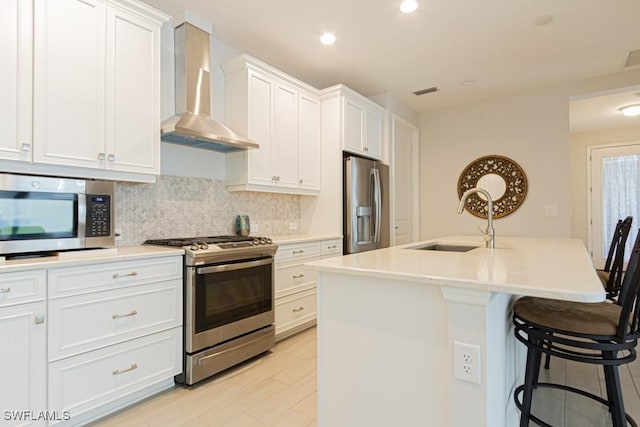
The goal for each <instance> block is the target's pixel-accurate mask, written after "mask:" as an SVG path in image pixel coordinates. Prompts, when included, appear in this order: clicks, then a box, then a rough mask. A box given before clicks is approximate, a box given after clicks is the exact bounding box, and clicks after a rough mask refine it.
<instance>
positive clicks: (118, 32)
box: [106, 7, 160, 174]
mask: <svg viewBox="0 0 640 427" xmlns="http://www.w3.org/2000/svg"><path fill="white" fill-rule="evenodd" d="M106 34H107V40H106V53H107V57H106V58H107V59H106V155H107V163H106V167H107V169H113V170H118V171H125V172H139V173H156V174H159V173H160V111H159V108H158V107H159V105H160V101H159V89H160V80H159V70H160V54H159V46H160V28H159V27H158V26H157V25H156V24H154V23H151V22H148V21H146V20H144V19H141V18H138V17H135V16H131V15H130V14H127V13H126V12H123V11H121V10H119V9H117V8H111V7H110V8H108V9H107V33H106Z"/></svg>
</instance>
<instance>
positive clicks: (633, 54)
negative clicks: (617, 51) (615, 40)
mask: <svg viewBox="0 0 640 427" xmlns="http://www.w3.org/2000/svg"><path fill="white" fill-rule="evenodd" d="M636 65H640V49H636V50H632V51H630V52H629V54H628V55H627V62H625V63H624V68H627V67H635V66H636Z"/></svg>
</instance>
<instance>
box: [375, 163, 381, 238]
mask: <svg viewBox="0 0 640 427" xmlns="http://www.w3.org/2000/svg"><path fill="white" fill-rule="evenodd" d="M374 171H375V183H376V188H375V204H376V223H375V240H374V241H375V242H379V241H380V226H381V221H382V218H381V217H382V190H381V188H380V171H379V170H378V169H374Z"/></svg>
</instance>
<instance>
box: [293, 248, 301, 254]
mask: <svg viewBox="0 0 640 427" xmlns="http://www.w3.org/2000/svg"><path fill="white" fill-rule="evenodd" d="M292 253H293V254H294V255H297V254H301V253H304V251H303V250H302V249H300V250H299V251H293V252H292Z"/></svg>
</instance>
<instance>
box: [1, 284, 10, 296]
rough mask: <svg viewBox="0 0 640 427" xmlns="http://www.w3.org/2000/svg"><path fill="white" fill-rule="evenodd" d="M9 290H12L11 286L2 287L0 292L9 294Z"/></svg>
mask: <svg viewBox="0 0 640 427" xmlns="http://www.w3.org/2000/svg"><path fill="white" fill-rule="evenodd" d="M9 292H11V286H9V287H8V288H0V294H8V293H9Z"/></svg>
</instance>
